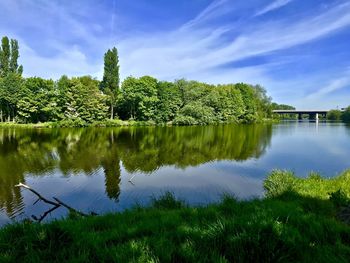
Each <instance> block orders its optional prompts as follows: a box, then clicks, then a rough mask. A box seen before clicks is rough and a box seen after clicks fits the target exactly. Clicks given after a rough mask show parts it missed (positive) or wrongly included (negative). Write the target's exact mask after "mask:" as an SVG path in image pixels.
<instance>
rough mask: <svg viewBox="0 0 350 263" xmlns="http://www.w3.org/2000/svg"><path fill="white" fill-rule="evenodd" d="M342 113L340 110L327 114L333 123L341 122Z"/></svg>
mask: <svg viewBox="0 0 350 263" xmlns="http://www.w3.org/2000/svg"><path fill="white" fill-rule="evenodd" d="M341 117H342V112H341V111H340V110H330V111H329V112H328V113H327V119H328V120H331V121H340V119H341Z"/></svg>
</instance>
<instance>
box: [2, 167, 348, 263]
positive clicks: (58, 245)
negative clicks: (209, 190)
mask: <svg viewBox="0 0 350 263" xmlns="http://www.w3.org/2000/svg"><path fill="white" fill-rule="evenodd" d="M264 187H265V190H266V197H265V198H264V199H253V200H248V201H239V200H236V199H235V198H232V197H228V196H226V197H223V199H222V201H221V202H220V203H218V204H212V205H208V206H205V207H189V206H187V205H186V204H185V203H184V202H182V201H179V200H176V199H175V198H174V197H173V196H172V195H171V194H166V195H165V196H163V197H162V198H160V199H158V200H154V201H153V203H152V205H151V206H149V207H146V208H144V207H135V208H133V209H131V210H128V211H125V212H123V213H116V214H107V215H103V216H91V217H88V218H81V217H78V216H74V215H72V216H71V218H69V219H64V220H58V221H54V222H52V223H49V224H42V225H40V224H37V223H32V222H25V223H20V224H13V225H9V226H6V227H5V228H3V229H1V230H0V260H1V262H42V261H50V262H63V261H74V262H86V261H89V262H90V261H94V262H95V261H96V262H107V261H112V262H130V261H132V262H348V259H349V258H350V226H349V225H347V224H346V223H344V222H345V221H346V220H347V219H348V218H347V216H348V214H347V212H348V211H349V208H348V207H349V199H348V197H349V196H350V171H347V172H344V173H343V174H341V175H339V176H337V177H335V178H333V179H323V178H321V177H320V176H318V175H317V174H314V173H313V174H311V175H310V176H309V177H308V178H307V179H300V178H297V177H296V176H294V175H293V174H292V173H290V172H283V171H274V172H272V173H271V174H270V175H269V177H268V178H267V179H266V180H265V182H264ZM344 207H345V208H344Z"/></svg>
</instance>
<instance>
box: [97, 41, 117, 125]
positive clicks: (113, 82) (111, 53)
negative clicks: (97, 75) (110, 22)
mask: <svg viewBox="0 0 350 263" xmlns="http://www.w3.org/2000/svg"><path fill="white" fill-rule="evenodd" d="M100 88H101V90H102V92H104V93H105V94H106V95H108V96H109V107H110V112H111V117H110V118H111V119H113V117H114V107H115V103H116V98H117V95H118V92H119V57H118V50H117V49H116V48H115V47H114V48H113V49H112V50H110V49H108V51H107V52H106V53H105V55H104V73H103V80H102V82H101V84H100Z"/></svg>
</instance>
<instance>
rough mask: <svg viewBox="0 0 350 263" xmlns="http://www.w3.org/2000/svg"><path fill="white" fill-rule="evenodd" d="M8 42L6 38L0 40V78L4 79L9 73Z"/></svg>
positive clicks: (9, 53)
mask: <svg viewBox="0 0 350 263" xmlns="http://www.w3.org/2000/svg"><path fill="white" fill-rule="evenodd" d="M10 56H11V52H10V41H9V39H8V37H3V38H2V39H1V49H0V76H1V77H5V76H7V74H8V73H9V67H10Z"/></svg>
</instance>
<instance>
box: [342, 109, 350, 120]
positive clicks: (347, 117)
mask: <svg viewBox="0 0 350 263" xmlns="http://www.w3.org/2000/svg"><path fill="white" fill-rule="evenodd" d="M341 119H342V121H344V122H350V106H349V107H347V108H346V109H345V111H344V112H343V114H342V116H341Z"/></svg>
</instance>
